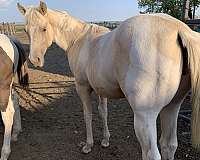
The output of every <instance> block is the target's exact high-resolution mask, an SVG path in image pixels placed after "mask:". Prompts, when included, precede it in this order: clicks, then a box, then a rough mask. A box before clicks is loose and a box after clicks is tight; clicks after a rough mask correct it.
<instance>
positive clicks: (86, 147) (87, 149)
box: [82, 144, 92, 154]
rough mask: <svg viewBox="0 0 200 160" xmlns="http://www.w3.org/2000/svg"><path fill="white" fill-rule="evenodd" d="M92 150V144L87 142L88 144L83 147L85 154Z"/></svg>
mask: <svg viewBox="0 0 200 160" xmlns="http://www.w3.org/2000/svg"><path fill="white" fill-rule="evenodd" d="M91 151H92V146H91V145H88V144H86V145H85V146H84V147H83V148H82V152H83V153H84V154H88V153H90V152H91Z"/></svg>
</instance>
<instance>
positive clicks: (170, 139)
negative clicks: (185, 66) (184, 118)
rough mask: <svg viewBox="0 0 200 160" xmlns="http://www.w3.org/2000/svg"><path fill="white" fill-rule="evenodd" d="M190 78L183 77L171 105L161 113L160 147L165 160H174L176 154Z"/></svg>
mask: <svg viewBox="0 0 200 160" xmlns="http://www.w3.org/2000/svg"><path fill="white" fill-rule="evenodd" d="M189 84H190V77H189V76H182V79H181V83H180V86H179V89H178V91H177V93H176V95H175V97H174V98H173V99H172V101H171V103H170V104H169V105H167V106H166V107H165V108H163V109H162V111H161V112H160V120H161V130H162V134H161V138H160V146H161V153H162V159H163V160H173V159H174V154H175V152H176V149H177V146H178V142H177V119H178V112H179V109H180V106H181V104H182V102H183V100H184V97H185V95H186V93H187V92H188V90H189V89H190V85H189Z"/></svg>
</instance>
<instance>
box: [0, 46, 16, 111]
mask: <svg viewBox="0 0 200 160" xmlns="http://www.w3.org/2000/svg"><path fill="white" fill-rule="evenodd" d="M13 67H14V64H13V62H12V61H11V59H10V58H9V56H8V55H7V54H6V52H5V51H4V50H3V48H2V47H0V110H1V111H6V108H7V105H8V100H9V95H10V91H11V88H10V87H11V83H12V79H13V75H14V73H13Z"/></svg>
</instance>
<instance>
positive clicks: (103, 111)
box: [98, 96, 110, 147]
mask: <svg viewBox="0 0 200 160" xmlns="http://www.w3.org/2000/svg"><path fill="white" fill-rule="evenodd" d="M98 110H99V114H100V116H101V118H102V121H103V140H102V142H101V145H102V146H103V147H108V146H109V138H110V132H109V130H108V123H107V118H108V108H107V98H103V97H100V96H99V106H98Z"/></svg>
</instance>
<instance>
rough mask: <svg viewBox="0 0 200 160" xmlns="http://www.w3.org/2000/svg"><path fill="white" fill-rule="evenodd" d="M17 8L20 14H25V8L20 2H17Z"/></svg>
mask: <svg viewBox="0 0 200 160" xmlns="http://www.w3.org/2000/svg"><path fill="white" fill-rule="evenodd" d="M17 8H18V10H19V11H20V12H21V14H22V15H25V14H26V8H25V7H24V6H22V5H21V4H19V3H17Z"/></svg>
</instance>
